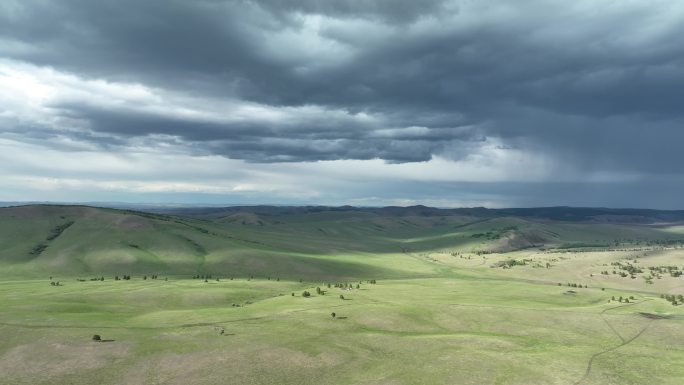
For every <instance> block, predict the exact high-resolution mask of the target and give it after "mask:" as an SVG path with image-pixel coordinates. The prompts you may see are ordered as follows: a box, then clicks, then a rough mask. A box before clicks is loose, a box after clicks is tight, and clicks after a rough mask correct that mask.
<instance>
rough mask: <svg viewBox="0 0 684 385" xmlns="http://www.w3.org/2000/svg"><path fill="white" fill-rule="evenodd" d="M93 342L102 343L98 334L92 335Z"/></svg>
mask: <svg viewBox="0 0 684 385" xmlns="http://www.w3.org/2000/svg"><path fill="white" fill-rule="evenodd" d="M93 341H102V337H100V335H99V334H95V335H93Z"/></svg>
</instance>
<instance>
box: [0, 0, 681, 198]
mask: <svg viewBox="0 0 684 385" xmlns="http://www.w3.org/2000/svg"><path fill="white" fill-rule="evenodd" d="M682 36H684V2H679V1H671V0H667V1H661V0H648V1H647V0H641V1H636V0H576V1H555V0H554V1H544V0H516V1H508V0H477V1H475V0H470V1H467V0H455V1H450V0H424V1H419V0H374V1H368V0H339V1H333V0H330V1H328V0H325V1H324V0H288V1H276V0H272V1H243V0H234V1H219V0H195V1H174V0H163V1H162V0H111V1H92V0H60V1H51V0H3V1H2V2H0V201H56V202H131V203H179V204H183V203H184V204H199V205H201V204H212V205H214V204H226V205H229V204H290V205H347V204H349V205H356V206H383V205H402V206H406V205H414V204H424V205H429V206H437V207H474V206H486V207H537V206H556V205H563V206H603V207H640V208H642V207H643V208H660V209H684V203H683V200H682V197H684V171H683V167H684V161H683V157H682V153H684V152H683V151H682V149H683V148H684V43H683V42H682V38H681V37H682Z"/></svg>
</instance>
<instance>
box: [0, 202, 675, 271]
mask: <svg viewBox="0 0 684 385" xmlns="http://www.w3.org/2000/svg"><path fill="white" fill-rule="evenodd" d="M559 210H560V209H553V210H551V209H543V210H542V209H539V210H538V211H536V212H533V211H530V210H527V211H525V210H522V209H520V210H517V211H516V210H514V209H510V210H498V211H497V210H485V209H464V210H440V209H433V208H427V207H422V206H417V207H409V208H398V207H389V208H377V209H376V208H372V209H356V208H351V207H341V208H326V207H304V208H292V207H282V208H279V207H269V206H259V207H253V208H248V207H240V208H223V209H180V210H171V211H167V212H166V213H150V212H140V211H131V210H115V209H107V208H95V207H88V206H59V205H31V206H17V207H8V208H2V209H0V264H2V269H1V270H0V271H1V273H0V274H3V275H22V276H23V275H46V274H48V275H52V274H70V275H87V274H91V275H94V276H99V275H108V276H109V275H122V274H172V275H193V274H220V275H221V276H240V277H244V276H259V277H271V276H272V277H283V278H288V279H297V278H300V279H301V278H307V279H309V278H311V279H313V278H373V277H383V278H402V277H428V276H435V275H438V274H439V272H440V268H439V267H438V266H435V265H434V264H431V263H426V261H424V260H422V259H420V258H415V256H414V254H415V253H420V252H433V251H438V252H439V251H443V252H448V251H450V250H460V251H464V250H465V251H468V252H473V253H490V252H508V251H514V250H521V249H527V248H533V247H534V248H566V249H567V248H608V247H614V246H617V245H625V244H627V245H629V244H634V245H637V244H641V243H653V242H660V243H667V242H670V243H673V242H674V243H677V242H681V241H682V240H684V235H683V234H681V233H678V232H676V231H670V230H669V229H670V227H669V226H665V225H662V224H644V222H647V219H649V218H650V219H649V220H650V221H651V222H653V221H655V220H657V219H662V218H676V215H678V214H677V212H672V213H670V214H663V213H660V212H655V214H654V213H651V216H650V217H648V216H645V215H641V216H639V217H638V218H636V217H635V213H634V212H627V213H624V214H620V215H618V214H619V213H616V212H613V213H612V214H611V216H610V220H609V221H603V222H601V221H599V220H598V219H597V218H603V219H605V218H606V215H607V214H606V213H605V212H604V211H597V212H595V213H593V214H596V215H595V216H592V217H590V216H589V214H591V212H589V211H587V210H588V209H576V211H572V210H573V209H566V211H567V212H568V213H569V214H567V215H562V214H561V213H560V211H559ZM548 212H551V214H552V215H550V216H549V215H546V214H544V213H548ZM511 214H520V215H519V216H511ZM642 214H643V213H642ZM545 215H546V217H545ZM559 216H560V217H563V218H564V220H554V219H553V218H555V217H559ZM549 217H552V218H549ZM568 218H581V219H583V220H584V221H582V222H579V221H570V220H568ZM630 220H631V221H632V222H634V221H635V222H636V223H629V221H630Z"/></svg>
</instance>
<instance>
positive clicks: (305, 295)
mask: <svg viewBox="0 0 684 385" xmlns="http://www.w3.org/2000/svg"><path fill="white" fill-rule="evenodd" d="M302 297H305V298H306V297H311V293H309V292H308V291H306V290H304V292H303V293H302Z"/></svg>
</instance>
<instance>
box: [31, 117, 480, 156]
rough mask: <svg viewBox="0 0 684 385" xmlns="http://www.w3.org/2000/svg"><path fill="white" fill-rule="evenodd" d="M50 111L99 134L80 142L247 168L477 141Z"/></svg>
mask: <svg viewBox="0 0 684 385" xmlns="http://www.w3.org/2000/svg"><path fill="white" fill-rule="evenodd" d="M55 107H58V108H59V109H60V110H61V112H62V115H63V116H66V117H69V118H70V119H74V120H78V121H85V122H87V123H88V128H89V129H90V132H92V133H96V134H101V135H100V137H99V138H98V137H93V136H88V135H87V132H86V133H83V132H79V133H78V135H79V136H80V138H81V139H85V140H91V141H92V140H96V141H102V142H103V143H105V144H106V145H108V146H111V145H119V146H121V145H125V140H124V138H134V137H140V136H141V135H148V136H154V140H156V141H158V142H161V141H167V142H169V143H175V144H178V143H184V144H185V146H187V150H189V151H191V152H193V153H195V154H201V155H206V154H219V155H223V156H226V157H228V158H235V159H244V160H247V161H250V162H300V161H316V160H336V159H374V158H380V159H384V160H386V161H388V162H399V163H401V162H419V161H426V160H429V159H430V158H431V156H432V154H434V153H436V152H441V151H443V149H444V145H445V143H453V142H476V141H478V140H480V141H481V140H483V139H482V138H481V137H478V136H476V135H475V131H474V130H473V129H472V128H470V127H467V126H462V127H436V128H433V129H429V130H428V129H425V128H419V129H417V130H415V129H412V128H411V127H409V128H407V129H397V130H392V129H390V130H379V129H377V127H375V126H373V125H372V124H368V123H363V122H356V121H354V120H351V119H347V120H344V119H339V120H334V119H333V120H327V121H326V120H325V117H316V116H315V117H313V119H309V120H300V121H293V122H262V121H259V120H258V117H255V119H256V121H244V122H211V121H198V120H188V119H182V118H173V117H170V116H168V115H160V114H152V113H148V112H135V111H126V112H122V111H121V110H107V109H101V108H97V107H93V106H87V105H67V104H62V105H59V106H55ZM27 131H29V132H30V131H32V130H30V129H29V130H27ZM44 134H45V130H40V131H39V135H41V136H42V135H44ZM52 135H56V134H55V133H54V132H53V133H52ZM113 138H119V139H118V142H115V143H113V141H114V140H115V139H113Z"/></svg>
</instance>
